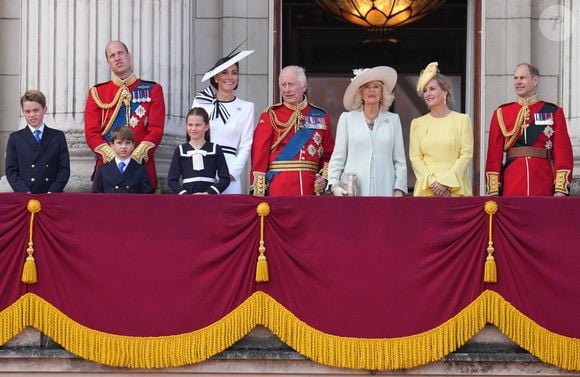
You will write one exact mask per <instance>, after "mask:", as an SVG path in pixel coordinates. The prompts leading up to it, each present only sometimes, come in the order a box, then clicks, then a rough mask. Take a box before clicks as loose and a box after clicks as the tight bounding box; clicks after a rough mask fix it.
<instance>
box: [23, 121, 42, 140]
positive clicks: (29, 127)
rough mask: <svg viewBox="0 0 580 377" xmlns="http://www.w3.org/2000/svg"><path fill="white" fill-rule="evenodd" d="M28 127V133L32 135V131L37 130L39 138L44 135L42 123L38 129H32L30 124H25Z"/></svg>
mask: <svg viewBox="0 0 580 377" xmlns="http://www.w3.org/2000/svg"><path fill="white" fill-rule="evenodd" d="M26 125H27V126H28V129H29V130H30V132H32V133H33V134H34V131H36V130H39V131H40V136H41V137H42V134H44V123H42V124H41V125H40V127H38V128H34V127H32V126H31V125H30V124H26Z"/></svg>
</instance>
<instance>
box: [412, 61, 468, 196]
mask: <svg viewBox="0 0 580 377" xmlns="http://www.w3.org/2000/svg"><path fill="white" fill-rule="evenodd" d="M450 90H451V85H450V83H449V80H448V79H447V78H446V77H445V76H443V75H441V74H440V73H439V70H438V68H437V63H436V62H435V63H431V64H429V65H428V66H427V68H425V70H423V72H422V73H421V76H420V77H419V82H418V84H417V92H418V93H419V95H422V96H423V99H424V100H425V103H426V104H427V107H428V108H429V113H428V114H425V115H423V116H421V117H419V118H415V119H413V121H412V122H411V133H410V137H409V139H410V140H409V158H410V160H411V165H412V166H413V171H414V172H415V177H416V182H415V189H414V192H413V195H415V196H470V195H472V188H471V181H470V179H469V176H468V172H467V169H468V167H469V164H470V163H471V159H472V157H473V129H472V127H471V119H470V118H469V116H468V115H466V114H461V113H458V112H455V111H452V110H450V109H449V107H448V105H447V102H448V101H449V98H450Z"/></svg>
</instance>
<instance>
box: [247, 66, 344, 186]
mask: <svg viewBox="0 0 580 377" xmlns="http://www.w3.org/2000/svg"><path fill="white" fill-rule="evenodd" d="M278 85H279V86H280V91H281V92H282V98H283V100H284V101H283V102H282V103H278V104H276V105H273V106H270V107H269V108H267V109H266V110H265V111H264V112H263V113H262V115H261V116H260V120H259V121H258V126H257V127H256V130H255V132H254V141H253V144H252V173H251V175H250V183H251V186H252V190H253V193H254V195H262V196H263V195H269V196H276V195H313V194H314V193H316V192H321V191H323V190H324V188H325V186H326V182H325V180H324V179H323V178H321V176H320V174H318V173H319V172H320V171H321V170H322V168H323V167H324V164H325V163H328V161H329V160H330V155H331V154H332V150H333V148H334V139H333V138H332V134H331V127H330V119H329V117H328V114H326V112H325V111H324V110H322V109H320V108H318V107H316V106H314V105H312V104H310V103H308V100H307V99H306V96H305V95H304V93H305V92H306V88H307V82H306V74H305V73H304V69H303V68H301V67H298V66H288V67H285V68H284V69H282V71H281V72H280V77H279V79H278Z"/></svg>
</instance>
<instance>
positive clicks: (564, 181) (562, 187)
mask: <svg viewBox="0 0 580 377" xmlns="http://www.w3.org/2000/svg"><path fill="white" fill-rule="evenodd" d="M569 177H570V170H568V169H562V170H558V171H557V172H556V179H555V181H554V191H555V192H561V193H563V194H566V195H568V194H570V183H569V182H568V178H569Z"/></svg>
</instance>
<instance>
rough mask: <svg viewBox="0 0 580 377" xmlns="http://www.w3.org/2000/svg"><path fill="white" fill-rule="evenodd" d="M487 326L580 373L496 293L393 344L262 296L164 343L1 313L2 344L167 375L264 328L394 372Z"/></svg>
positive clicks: (330, 361)
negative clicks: (321, 322)
mask: <svg viewBox="0 0 580 377" xmlns="http://www.w3.org/2000/svg"><path fill="white" fill-rule="evenodd" d="M486 323H491V324H494V325H495V326H497V327H498V328H499V329H500V330H501V331H502V332H503V333H504V334H506V335H507V336H508V337H509V338H511V339H512V340H513V341H514V342H515V343H517V344H518V345H520V346H521V347H523V348H524V349H526V350H528V351H529V352H530V353H532V354H533V355H535V356H536V357H538V358H539V359H540V360H542V361H544V362H546V363H549V364H552V365H555V366H557V367H560V368H563V369H567V370H580V339H577V338H570V337H566V336H562V335H558V334H555V333H553V332H550V331H548V330H547V329H545V328H543V327H542V326H540V325H538V324H537V323H535V322H534V321H533V320H531V319H529V318H528V317H526V316H525V315H523V314H522V313H521V312H520V311H518V310H517V309H516V308H514V307H513V306H512V305H511V304H510V303H509V302H507V301H506V300H505V299H504V298H503V297H502V296H501V295H500V294H499V293H497V292H494V291H490V290H486V291H484V292H483V293H482V294H481V295H480V296H479V297H477V298H476V299H475V300H474V301H473V302H472V303H471V304H470V305H468V306H467V307H466V308H464V309H463V310H462V311H460V312H459V313H458V314H457V315H456V316H454V317H453V318H450V319H449V320H448V321H446V322H445V323H443V324H441V325H439V326H437V327H435V328H433V329H431V330H428V331H425V332H423V333H420V334H415V335H411V336H406V337H400V338H390V339H372V338H371V339H367V338H354V337H340V336H335V335H331V334H327V333H324V332H322V331H319V330H316V329H314V328H312V327H311V326H308V325H307V324H306V323H305V322H303V321H301V320H300V319H299V318H297V317H296V316H295V315H294V314H292V313H291V312H290V311H289V310H288V309H286V308H285V307H283V306H282V305H281V304H280V303H279V302H277V301H276V300H275V299H274V298H272V297H271V296H269V295H268V294H266V293H264V292H255V293H254V294H253V295H252V296H250V297H249V298H248V299H247V300H246V301H245V302H243V303H242V304H241V305H240V306H239V307H237V308H236V309H235V310H233V311H232V312H230V313H229V314H228V315H226V316H225V317H224V318H222V319H220V320H219V321H217V322H215V323H213V324H211V325H209V326H207V327H205V328H203V329H200V330H196V331H193V332H190V333H185V334H179V335H171V336H160V337H131V336H121V335H114V334H108V333H104V332H100V331H96V330H92V329H89V328H87V327H85V326H82V325H81V324H79V323H77V322H75V321H73V320H72V319H70V318H69V317H67V316H66V315H65V314H63V313H62V312H61V311H59V310H58V309H57V308H55V307H54V306H52V305H51V304H49V303H48V302H47V301H45V300H44V299H42V298H40V297H39V296H36V295H35V294H32V293H27V294H25V295H24V296H22V297H21V298H20V299H19V300H18V301H17V302H15V303H14V304H13V305H11V306H10V307H8V308H7V309H5V310H4V311H2V312H0V330H1V333H0V344H3V343H5V342H6V341H8V340H9V339H11V338H12V337H14V336H16V335H17V334H18V333H19V332H21V331H22V330H23V329H24V328H25V327H26V326H33V327H35V328H36V329H38V330H39V331H42V332H43V333H44V334H46V335H47V336H49V337H51V338H52V339H53V340H55V341H56V342H58V343H59V344H61V345H62V346H63V347H65V348H66V349H67V350H69V351H70V352H72V353H74V354H75V355H78V356H79V357H81V358H83V359H87V360H92V361H96V362H98V363H101V364H106V365H111V366H117V367H130V368H165V367H177V366H181V365H187V364H193V363H198V362H201V361H204V360H207V359H209V358H210V357H212V356H214V355H215V354H217V353H219V352H221V351H223V350H225V349H226V348H228V347H229V346H231V345H232V344H233V343H235V342H236V341H238V340H239V339H240V338H242V337H243V336H244V335H246V334H247V333H249V332H250V331H251V330H252V329H253V328H254V327H255V326H256V325H258V324H261V325H264V326H266V327H267V328H269V329H270V330H271V331H272V332H273V333H274V334H276V335H278V336H279V337H280V339H281V340H282V341H283V342H285V343H286V344H288V345H289V346H290V347H292V348H294V349H295V350H297V351H298V352H299V353H301V354H302V355H304V356H306V357H308V358H309V359H311V360H313V361H315V362H317V363H320V364H325V365H329V366H333V367H340V368H354V369H366V370H394V369H403V368H412V367H416V366H418V365H421V364H426V363H429V362H434V361H437V360H439V359H441V358H442V357H444V356H446V355H448V354H449V353H451V352H453V351H455V350H456V349H457V348H459V347H460V346H462V345H463V344H464V343H465V342H466V341H467V340H468V339H470V338H472V337H473V336H474V335H475V334H477V333H478V332H479V331H480V330H481V329H482V328H483V327H484V326H485V324H486Z"/></svg>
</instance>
